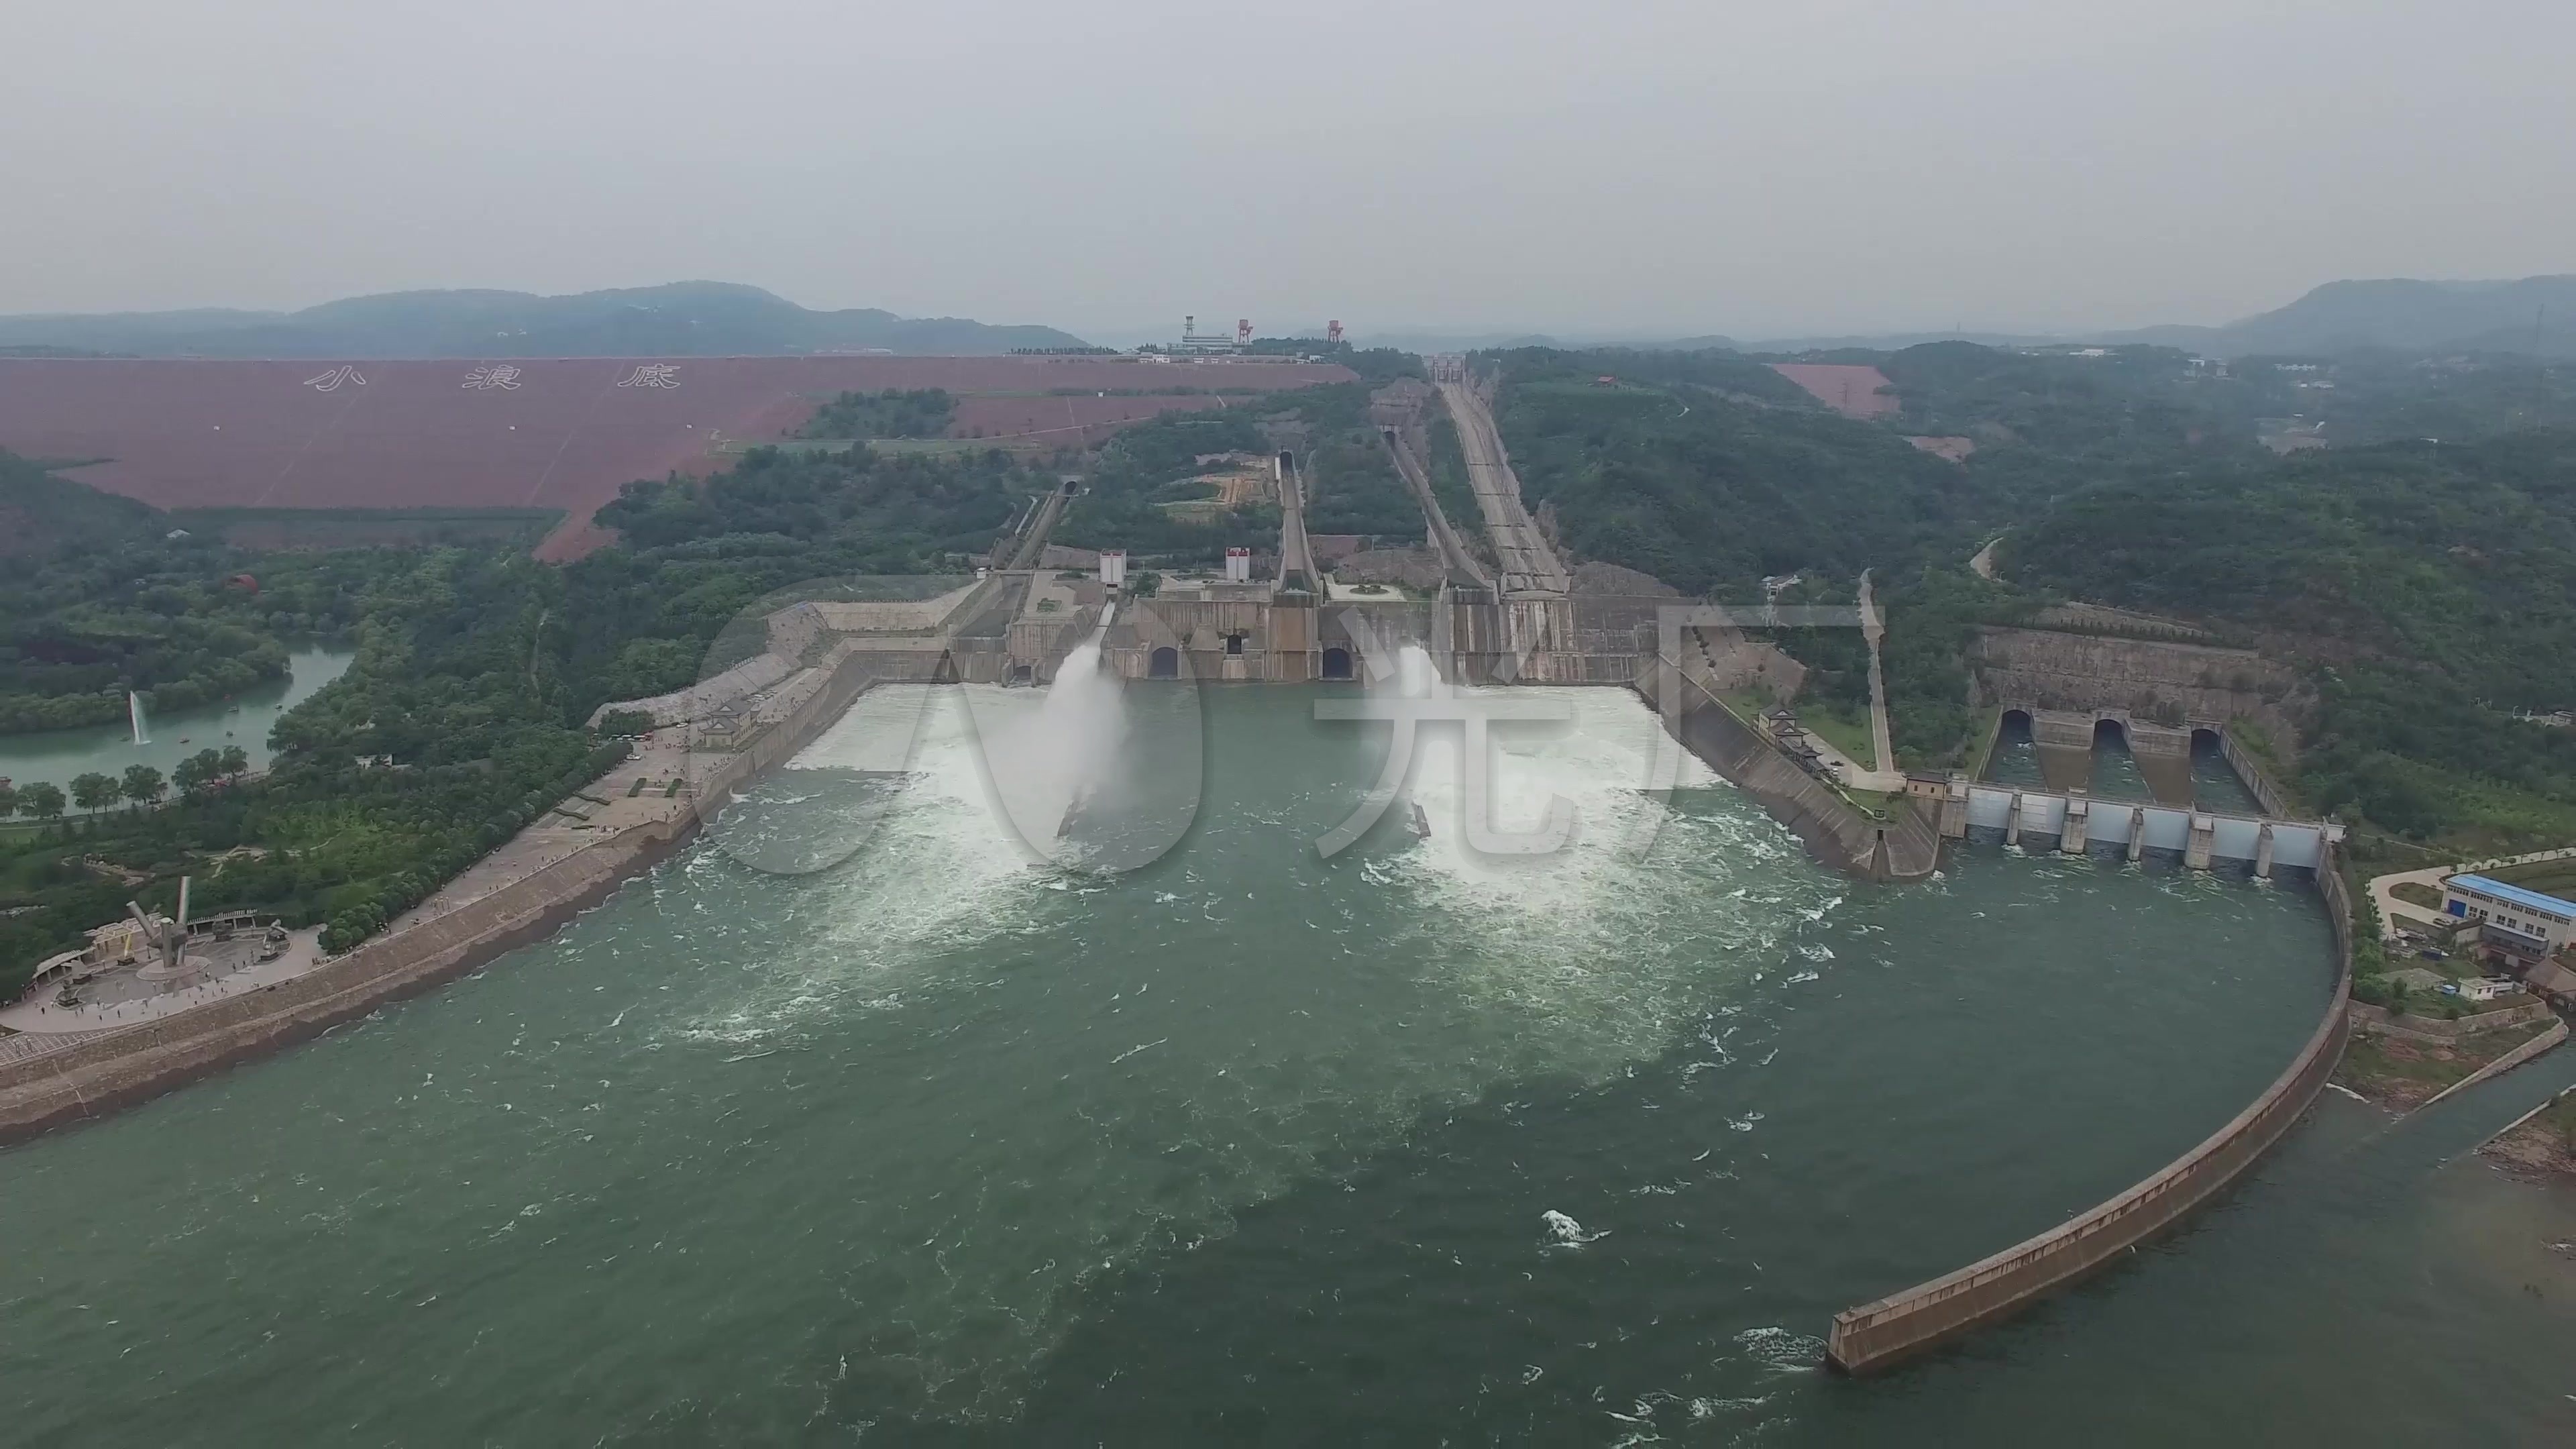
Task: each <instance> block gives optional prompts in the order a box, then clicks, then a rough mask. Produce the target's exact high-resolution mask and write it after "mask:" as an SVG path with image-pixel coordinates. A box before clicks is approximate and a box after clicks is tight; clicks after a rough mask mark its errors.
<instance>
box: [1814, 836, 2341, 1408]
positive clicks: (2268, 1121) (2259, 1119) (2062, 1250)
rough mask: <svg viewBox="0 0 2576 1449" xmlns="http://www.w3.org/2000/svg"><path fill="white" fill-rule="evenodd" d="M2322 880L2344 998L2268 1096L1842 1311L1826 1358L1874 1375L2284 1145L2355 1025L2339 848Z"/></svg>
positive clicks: (2159, 1225)
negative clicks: (2069, 1212)
mask: <svg viewBox="0 0 2576 1449" xmlns="http://www.w3.org/2000/svg"><path fill="white" fill-rule="evenodd" d="M2317 879H2318V882H2319V884H2320V887H2321V888H2322V890H2323V892H2324V895H2325V898H2326V909H2327V912H2328V913H2329V915H2330V916H2331V918H2332V922H2333V926H2334V953H2335V987H2334V998H2333V1000H2332V1001H2330V1002H2329V1003H2328V1004H2327V1008H2326V1014H2325V1019H2324V1020H2323V1021H2321V1022H2319V1023H2318V1024H2317V1029H2316V1031H2315V1033H2314V1034H2312V1035H2311V1036H2310V1037H2309V1038H2308V1041H2307V1045H2306V1046H2304V1047H2302V1048H2301V1049H2300V1051H2299V1054H2298V1056H2297V1057H2296V1058H2294V1059H2293V1060H2292V1061H2291V1063H2290V1065H2289V1068H2288V1070H2286V1071H2284V1072H2282V1073H2281V1075H2280V1077H2279V1078H2278V1079H2277V1080H2275V1081H2274V1082H2273V1083H2272V1085H2271V1086H2270V1087H2269V1088H2267V1089H2265V1091H2264V1092H2263V1095H2261V1096H2260V1097H2257V1098H2255V1099H2254V1101H2253V1102H2252V1103H2251V1104H2250V1105H2248V1106H2247V1107H2246V1108H2245V1110H2244V1111H2242V1112H2239V1113H2238V1114H2236V1117H2235V1120H2233V1121H2231V1122H2229V1123H2228V1124H2227V1125H2226V1126H2224V1127H2221V1128H2220V1129H2218V1131H2217V1132H2215V1133H2213V1134H2211V1136H2210V1137H2209V1138H2208V1140H2206V1141H2204V1142H2202V1143H2201V1144H2200V1145H2199V1146H2197V1147H2195V1148H2193V1149H2192V1150H2191V1151H2189V1152H2187V1153H2185V1154H2183V1155H2182V1156H2181V1157H2179V1158H2176V1159H2175V1160H2174V1161H2173V1162H2171V1163H2170V1164H2168V1165H2166V1166H2165V1167H2164V1168H2163V1170H2161V1171H2159V1172H2157V1173H2156V1174H2155V1175H2154V1176H2153V1177H2150V1178H2148V1179H2147V1180H2146V1181H2144V1182H2141V1183H2139V1184H2138V1185H2137V1186H2135V1187H2132V1188H2130V1189H2129V1190H2128V1191H2126V1192H2124V1193H2121V1194H2120V1195H2119V1196H2118V1197H2115V1198H2112V1199H2111V1200H2110V1201H2108V1202H2106V1203H2103V1204H2102V1205H2101V1206H2099V1207H2096V1208H2094V1209H2093V1210H2092V1211H2091V1212H2088V1213H2086V1214H2084V1215H2083V1216H2082V1217H2079V1218H2076V1219H2075V1220H2074V1221H2072V1222H2069V1223H2066V1224H2064V1225H2063V1226H2060V1227H2057V1228H2053V1229H2051V1230H2049V1231H2048V1232H2045V1233H2042V1234H2040V1235H2039V1236H2037V1237H2034V1238H2031V1239H2029V1240H2027V1241H2025V1242H2022V1243H2019V1244H2017V1245H2015V1246H2013V1247H2010V1248H2006V1249H2004V1250H2003V1251H2002V1252H2000V1253H1997V1254H1995V1255H1994V1256H1993V1257H1990V1258H1986V1259H1983V1260H1981V1261H1979V1262H1975V1263H1971V1264H1969V1265H1968V1266H1967V1267H1964V1268H1961V1269H1959V1270H1958V1271H1956V1272H1954V1273H1949V1274H1945V1275H1943V1276H1942V1277H1939V1278H1935V1279H1933V1280H1932V1281H1931V1282H1929V1283H1924V1284H1921V1285H1919V1286H1917V1287H1914V1288H1909V1289H1907V1290H1906V1291H1904V1292H1902V1293H1898V1294H1894V1295H1892V1296H1890V1297H1886V1298H1882V1299H1880V1300H1878V1301H1877V1302H1875V1303H1865V1304H1862V1305H1861V1306H1860V1307H1858V1308H1849V1309H1845V1310H1844V1311H1842V1312H1841V1313H1838V1314H1835V1315H1834V1326H1833V1332H1832V1335H1831V1336H1830V1337H1829V1338H1828V1339H1827V1340H1826V1347H1825V1362H1826V1364H1827V1365H1828V1366H1829V1367H1832V1368H1835V1369H1839V1370H1842V1371H1844V1372H1846V1373H1869V1372H1872V1371H1874V1370H1877V1369H1881V1368H1884V1367H1886V1366H1888V1365H1889V1364H1892V1363H1895V1362H1896V1361H1898V1360H1899V1359H1902V1358H1904V1357H1906V1356H1907V1355H1909V1354H1913V1353H1916V1352H1919V1351H1920V1350H1922V1349H1925V1348H1928V1347H1930V1346H1931V1345H1933V1344H1935V1343H1938V1342H1940V1341H1941V1340H1942V1339H1945V1338H1948V1337H1950V1336H1952V1335H1954V1334H1957V1333H1960V1332H1963V1331H1965V1330H1967V1329H1970V1328H1973V1327H1975V1326H1977V1325H1978V1324H1981V1323H1987V1322H1991V1321H1993V1320H1995V1319H1998V1318H2002V1317H2005V1316H2007V1315H2009V1314H2012V1313H2015V1312H2018V1311H2019V1310H2020V1309H2022V1308H2023V1307H2024V1306H2026V1305H2028V1304H2029V1303H2031V1302H2032V1301H2033V1300H2035V1299H2037V1298H2039V1297H2040V1296H2041V1295H2043V1294H2046V1293H2049V1292H2052V1291H2054V1290H2056V1289H2057V1288H2060V1287H2063V1286H2064V1285H2065V1284H2067V1283H2069V1282H2071V1281H2073V1280H2074V1279H2076V1278H2079V1277H2081V1276H2083V1275H2084V1274H2086V1273H2088V1272H2091V1271H2092V1270H2093V1269H2095V1268H2098V1267H2100V1266H2102V1265H2103V1264H2104V1263H2106V1262H2108V1261H2109V1260H2111V1259H2112V1258H2114V1257H2116V1256H2118V1255H2120V1254H2122V1253H2124V1252H2126V1251H2127V1250H2128V1249H2129V1248H2130V1247H2132V1246H2133V1245H2135V1244H2137V1243H2138V1242H2140V1241H2142V1240H2144V1239H2146V1238H2148V1237H2150V1236H2152V1235H2154V1234H2156V1233H2158V1232H2161V1231H2162V1230H2164V1229H2165V1228H2168V1227H2170V1226H2172V1225H2173V1224H2174V1223H2175V1222H2177V1221H2179V1220H2180V1219H2181V1218H2182V1217H2183V1216H2184V1215H2186V1214H2188V1213H2189V1212H2190V1211H2191V1210H2192V1209H2193V1208H2195V1207H2198V1206H2199V1205H2200V1204H2202V1203H2204V1202H2206V1201H2208V1200H2209V1199H2210V1198H2211V1197H2213V1196H2215V1195H2216V1194H2217V1193H2218V1192H2219V1191H2220V1190H2222V1189H2224V1188H2225V1187H2226V1186H2227V1185H2228V1184H2229V1183H2232V1182H2234V1181H2235V1180H2236V1178H2237V1177H2238V1176H2239V1175H2240V1174H2242V1173H2243V1172H2244V1171H2245V1169H2246V1168H2248V1167H2251V1166H2252V1165H2253V1164H2254V1162H2255V1160H2256V1159H2257V1158H2259V1157H2261V1156H2262V1155H2263V1153H2264V1151H2265V1150H2266V1149H2268V1148H2269V1147H2271V1145H2272V1144H2273V1143H2275V1142H2277V1141H2279V1140H2280V1138H2281V1136H2282V1134H2283V1133H2285V1132H2287V1131H2289V1129H2290V1124H2292V1123H2293V1122H2296V1121H2297V1120H2298V1119H2299V1115H2300V1114H2301V1113H2303V1112H2305V1111H2306V1110H2307V1109H2308V1105H2309V1104H2310V1103H2311V1102H2314V1101H2315V1100H2316V1097H2317V1093H2318V1092H2320V1091H2323V1090H2324V1089H2325V1084H2326V1079H2327V1078H2329V1077H2331V1076H2333V1075H2334V1069H2335V1064H2336V1063H2337V1062H2338V1061H2340V1060H2342V1057H2343V1048H2344V1043H2345V1041H2346V1040H2347V1039H2348V1038H2349V1036H2350V1033H2351V1030H2352V1028H2351V1018H2350V1017H2349V1016H2348V1015H2347V1014H2346V1012H2345V1010H2344V1008H2345V1006H2346V1005H2347V1004H2348V1003H2349V1002H2350V1000H2351V996H2352V904H2351V901H2350V898H2349V895H2348V893H2347V892H2346V891H2345V889H2344V884H2343V878H2342V877H2341V876H2340V875H2338V874H2337V873H2336V871H2335V868H2334V861H2333V859H2332V857H2331V855H2329V857H2328V859H2327V860H2326V862H2325V865H2324V867H2323V868H2322V869H2320V870H2319V871H2318V873H2317Z"/></svg>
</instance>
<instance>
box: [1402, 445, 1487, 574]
mask: <svg viewBox="0 0 2576 1449" xmlns="http://www.w3.org/2000/svg"><path fill="white" fill-rule="evenodd" d="M1378 434H1379V436H1380V437H1383V438H1384V439H1385V440H1386V450H1387V453H1388V454H1389V455H1390V456H1392V457H1393V458H1394V459H1395V471H1396V472H1397V473H1398V474H1399V475H1401V476H1402V477H1403V479H1404V486H1405V487H1407V488H1410V489H1412V490H1413V501H1414V502H1416V503H1418V504H1420V505H1421V506H1422V516H1423V517H1424V518H1425V519H1427V520H1428V521H1429V522H1430V525H1431V541H1432V542H1433V543H1434V544H1435V545H1437V546H1438V548H1439V550H1440V561H1441V563H1442V564H1443V565H1445V566H1446V567H1447V568H1448V570H1449V572H1450V574H1451V575H1452V576H1453V577H1462V578H1468V579H1473V580H1474V581H1475V582H1476V583H1478V584H1480V585H1482V586H1484V587H1486V588H1489V589H1490V588H1492V587H1493V586H1494V580H1493V577H1492V576H1491V575H1490V574H1487V573H1486V572H1485V570H1484V567H1483V566H1482V565H1481V564H1479V563H1477V562H1476V555H1475V553H1474V552H1473V551H1472V550H1470V549H1469V548H1468V547H1467V542H1466V540H1464V539H1462V538H1460V537H1459V536H1458V530H1457V529H1455V528H1453V527H1451V526H1450V523H1449V515H1447V514H1446V513H1443V512H1441V511H1440V499H1439V498H1438V496H1437V495H1435V494H1433V493H1432V491H1431V473H1430V470H1428V469H1427V468H1425V467H1424V466H1423V464H1422V460H1421V459H1420V458H1417V457H1415V456H1414V455H1413V450H1412V449H1410V448H1407V447H1406V446H1405V445H1404V439H1403V438H1401V437H1399V436H1397V434H1396V430H1395V429H1393V428H1381V429H1379V430H1378Z"/></svg>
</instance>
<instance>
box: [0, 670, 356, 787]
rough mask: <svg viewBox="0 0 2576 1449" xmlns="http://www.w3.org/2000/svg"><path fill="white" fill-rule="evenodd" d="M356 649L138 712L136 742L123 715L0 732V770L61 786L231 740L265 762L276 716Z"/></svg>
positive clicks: (165, 770) (25, 780)
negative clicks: (213, 694) (190, 705)
mask: <svg viewBox="0 0 2576 1449" xmlns="http://www.w3.org/2000/svg"><path fill="white" fill-rule="evenodd" d="M356 657H357V656H356V655H355V654H353V653H351V652H350V651H348V650H346V649H302V650H298V651H296V652H295V653H294V654H291V655H289V656H288V658H287V664H288V666H289V668H288V674H287V677H286V678H285V679H284V680H282V681H280V682H278V683H275V684H270V685H265V686H262V687H260V688H258V689H248V690H244V691H242V693H241V694H240V695H238V696H236V697H234V698H232V699H230V700H227V701H224V702H223V703H219V704H211V705H207V706H205V707H203V708H200V709H192V710H174V711H172V712H171V713H169V714H168V715H166V716H165V715H155V714H152V713H150V712H149V711H146V713H145V717H144V721H143V726H144V730H143V732H144V736H145V738H144V741H143V742H142V743H141V744H137V743H135V741H134V731H133V729H132V727H131V726H130V725H129V724H127V723H124V722H119V723H117V724H112V725H85V726H82V727H80V728H77V729H67V730H40V731H37V732H35V733H32V734H18V735H0V777H5V778H7V779H9V780H12V781H14V782H15V783H17V784H19V785H22V786H23V785H28V784H31V783H34V782H35V781H38V780H44V781H48V782H51V783H52V784H55V785H60V786H63V787H64V788H65V789H69V787H70V785H71V780H72V777H73V776H75V775H85V774H89V773H92V772H96V773H99V774H106V775H118V776H122V775H123V774H124V773H125V771H126V768H127V767H128V766H130V765H150V766H151V767H152V768H154V769H156V770H159V771H160V772H161V773H162V775H163V776H164V777H165V778H166V777H167V776H168V775H169V773H170V771H171V770H172V769H173V768H175V767H176V766H177V765H178V763H179V762H180V761H181V760H184V759H186V758H188V757H189V756H190V755H193V754H195V753H197V752H198V751H199V750H218V751H220V750H222V749H224V748H225V747H226V746H229V745H238V746H240V748H241V751H242V753H243V754H245V755H247V756H249V757H250V767H251V768H252V769H254V770H264V769H266V768H268V759H269V749H268V731H269V729H270V727H271V726H273V725H275V724H276V723H277V718H278V716H279V715H282V714H284V713H286V712H287V711H288V710H290V709H293V708H294V707H295V706H297V705H299V704H302V703H303V702H304V701H305V700H306V699H309V698H311V697H312V696H313V694H314V693H316V692H317V691H319V690H320V689H321V688H322V686H324V685H326V684H329V683H330V682H331V681H332V680H335V679H337V678H339V677H340V676H341V675H342V674H345V673H347V672H348V669H349V661H350V660H351V659H354V658H356Z"/></svg>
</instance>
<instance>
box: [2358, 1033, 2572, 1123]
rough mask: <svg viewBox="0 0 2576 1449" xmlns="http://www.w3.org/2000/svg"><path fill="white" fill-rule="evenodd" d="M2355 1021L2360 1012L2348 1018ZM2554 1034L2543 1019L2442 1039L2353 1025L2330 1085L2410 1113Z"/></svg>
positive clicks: (2390, 1108)
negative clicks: (2538, 1040)
mask: <svg viewBox="0 0 2576 1449" xmlns="http://www.w3.org/2000/svg"><path fill="white" fill-rule="evenodd" d="M2354 1014H2355V1016H2356V1018H2360V1017H2361V1016H2362V1013H2360V1012H2356V1013H2354ZM2556 1029H2558V1022H2557V1020H2556V1019H2555V1018H2554V1017H2550V1016H2548V1015H2546V1014H2543V1015H2541V1016H2538V1017H2536V1018H2533V1019H2531V1020H2526V1021H2517V1022H2513V1023H2510V1024H2508V1025H2504V1026H2500V1027H2496V1028H2494V1029H2492V1030H2488V1031H2482V1032H2477V1033H2475V1034H2472V1035H2465V1036H2459V1037H2454V1038H2451V1039H2449V1040H2444V1039H2442V1038H2439V1037H2435V1036H2431V1035H2429V1034H2423V1033H2416V1032H2397V1031H2391V1030H2389V1029H2387V1028H2386V1027H2385V1026H2382V1025H2379V1024H2377V1023H2374V1022H2371V1021H2369V1020H2367V1019H2363V1020H2359V1021H2357V1023H2356V1029H2355V1031H2354V1032H2353V1038H2352V1044H2351V1045H2350V1046H2349V1047H2347V1048H2346V1049H2345V1052H2344V1060H2343V1064H2342V1066H2340V1067H2338V1068H2337V1069H2336V1071H2335V1076H2334V1081H2335V1085H2337V1086H2339V1087H2342V1088H2343V1089H2344V1090H2346V1091H2348V1092H2351V1093H2353V1094H2354V1095H2355V1096H2358V1097H2360V1098H2362V1099H2363V1100H2365V1101H2368V1102H2373V1103H2376V1104H2377V1105H2379V1106H2382V1107H2386V1108H2388V1109H2389V1110H2390V1111H2393V1112H2411V1111H2413V1110H2414V1109H2416V1108H2417V1107H2421V1106H2423V1105H2424V1104H2425V1103H2427V1102H2430V1101H2432V1100H2433V1099H2434V1098H2436V1097H2438V1096H2440V1095H2442V1094H2443V1093H2444V1092H2447V1091H2450V1090H2451V1089H2453V1088H2454V1087H2457V1086H2458V1085H2459V1084H2461V1083H2462V1082H2465V1081H2467V1080H2468V1079H2469V1078H2471V1077H2473V1076H2475V1075H2477V1074H2478V1073H2479V1072H2482V1071H2485V1070H2486V1069H2487V1068H2488V1067H2490V1066H2492V1065H2494V1064H2495V1063H2496V1062H2498V1061H2500V1060H2502V1059H2503V1058H2504V1057H2506V1056H2508V1055H2510V1054H2511V1053H2513V1052H2515V1051H2517V1050H2519V1049H2520V1048H2522V1047H2523V1046H2524V1045H2525V1044H2526V1043H2528V1042H2530V1041H2532V1040H2533V1039H2534V1038H2536V1037H2539V1036H2542V1035H2544V1034H2546V1033H2549V1032H2551V1031H2553V1030H2556Z"/></svg>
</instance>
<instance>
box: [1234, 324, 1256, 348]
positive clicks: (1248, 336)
mask: <svg viewBox="0 0 2576 1449" xmlns="http://www.w3.org/2000/svg"><path fill="white" fill-rule="evenodd" d="M1251 341H1252V319H1251V318H1249V317H1237V318H1235V319H1234V345H1235V346H1237V347H1243V346H1246V345H1248V344H1250V343H1251Z"/></svg>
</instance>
